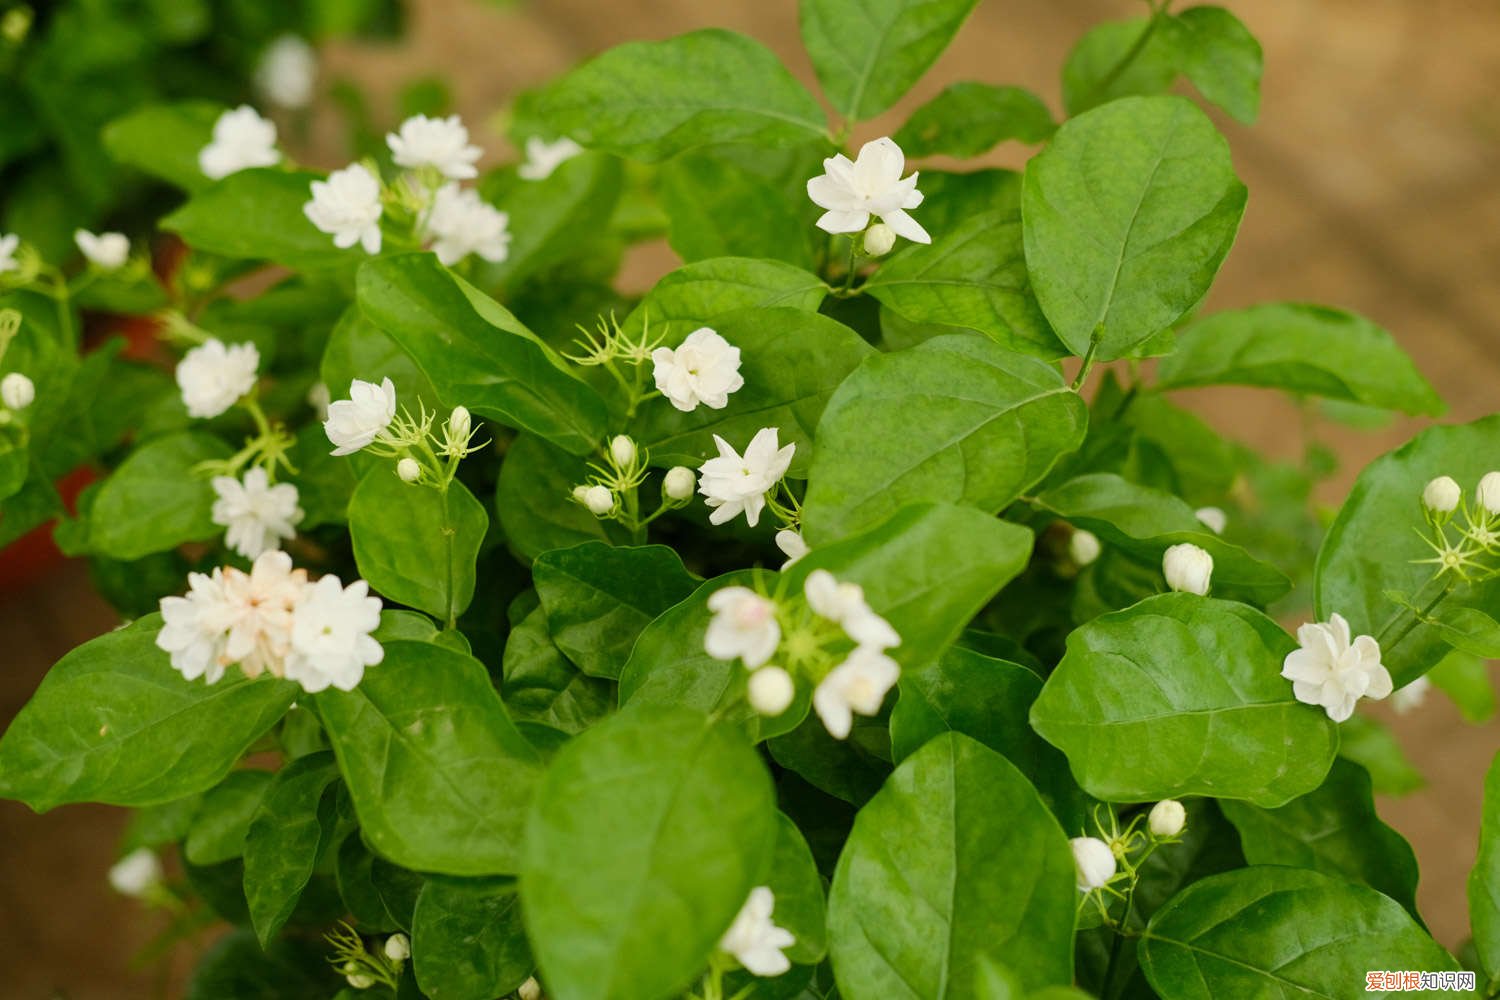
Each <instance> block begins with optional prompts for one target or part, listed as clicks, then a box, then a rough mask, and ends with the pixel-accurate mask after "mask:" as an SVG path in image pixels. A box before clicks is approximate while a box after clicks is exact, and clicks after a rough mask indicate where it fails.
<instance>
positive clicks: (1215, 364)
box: [1158, 304, 1443, 416]
mask: <svg viewBox="0 0 1500 1000" xmlns="http://www.w3.org/2000/svg"><path fill="white" fill-rule="evenodd" d="M1158 375H1159V377H1160V381H1161V386H1162V388H1167V389H1176V388H1185V387H1189V386H1199V385H1257V386H1265V387H1267V388H1272V389H1286V390H1287V391H1289V392H1294V393H1299V394H1306V395H1310V396H1323V397H1325V398H1328V399H1342V400H1347V401H1349V402H1353V403H1363V404H1365V405H1367V406H1377V407H1384V408H1386V409H1391V410H1400V411H1402V412H1403V413H1411V414H1417V415H1426V416H1436V415H1438V414H1441V413H1442V412H1443V402H1442V400H1440V399H1439V398H1438V395H1437V393H1436V392H1434V391H1433V389H1432V386H1431V385H1429V384H1428V383H1427V380H1426V379H1424V378H1423V377H1422V375H1421V373H1420V372H1418V371H1417V368H1416V366H1415V365H1413V364H1412V361H1411V358H1409V357H1407V355H1406V352H1404V351H1402V350H1401V348H1400V347H1399V346H1398V345H1397V343H1396V341H1395V338H1393V337H1392V336H1391V335H1390V334H1389V333H1387V332H1386V331H1385V330H1383V329H1381V328H1380V327H1378V326H1376V325H1375V324H1374V323H1371V322H1370V321H1369V320H1367V319H1365V318H1364V317H1362V316H1356V315H1354V314H1353V313H1347V312H1343V311H1341V310H1338V309H1328V308H1325V307H1322V306H1307V305H1296V304H1273V305H1260V306H1251V307H1250V308H1248V309H1240V310H1236V311H1234V312H1225V313H1219V314H1217V315H1215V316H1210V317H1209V318H1208V319H1205V320H1202V321H1200V322H1198V323H1194V324H1193V325H1192V326H1190V327H1188V328H1187V329H1186V330H1184V331H1183V332H1182V333H1180V334H1178V337H1177V349H1176V350H1175V351H1174V352H1173V353H1172V354H1170V355H1168V356H1167V357H1166V358H1165V359H1164V360H1163V361H1162V364H1161V367H1160V369H1159V370H1158Z"/></svg>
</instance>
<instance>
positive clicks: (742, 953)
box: [719, 885, 797, 976]
mask: <svg viewBox="0 0 1500 1000" xmlns="http://www.w3.org/2000/svg"><path fill="white" fill-rule="evenodd" d="M775 909H776V896H775V894H774V893H773V892H771V889H770V887H769V886H764V885H759V886H756V887H755V888H754V889H751V890H750V898H748V899H746V900H745V905H744V906H742V907H740V912H739V914H738V915H737V916H736V917H735V918H734V923H732V924H730V925H729V930H727V931H725V932H724V937H723V938H722V939H721V940H720V941H719V950H720V951H723V952H727V953H728V954H730V955H733V956H734V957H735V959H736V960H738V961H739V963H740V964H741V965H743V966H744V967H745V970H746V971H747V972H750V973H752V974H753V975H757V976H779V975H781V974H782V973H783V972H786V971H787V970H788V969H790V968H791V967H792V962H791V959H789V958H787V957H786V955H785V954H783V949H785V948H790V947H791V946H792V945H794V944H796V943H797V938H796V937H795V936H794V935H793V934H792V932H791V931H789V930H786V929H785V928H783V927H777V926H776V924H775V923H773V922H772V920H771V914H772V912H773V911H774V910H775Z"/></svg>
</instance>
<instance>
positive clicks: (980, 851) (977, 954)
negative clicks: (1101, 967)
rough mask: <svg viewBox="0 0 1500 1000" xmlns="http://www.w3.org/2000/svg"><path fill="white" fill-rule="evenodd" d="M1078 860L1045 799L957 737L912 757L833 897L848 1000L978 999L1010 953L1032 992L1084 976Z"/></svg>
mask: <svg viewBox="0 0 1500 1000" xmlns="http://www.w3.org/2000/svg"><path fill="white" fill-rule="evenodd" d="M1077 900H1078V890H1077V889H1076V888H1075V887H1074V873H1073V858H1072V854H1071V853H1070V851H1069V849H1068V841H1067V837H1066V835H1065V834H1064V833H1063V830H1062V828H1061V827H1059V826H1058V825H1057V821H1056V820H1055V819H1053V818H1052V815H1051V814H1050V813H1049V812H1048V811H1047V807H1046V806H1045V805H1043V804H1042V800H1041V799H1040V798H1039V797H1038V796H1037V794H1036V790H1035V789H1033V788H1032V787H1031V785H1030V784H1029V783H1028V782H1027V781H1026V779H1025V777H1024V776H1023V775H1022V774H1021V773H1020V772H1019V771H1017V770H1016V769H1015V767H1014V766H1013V765H1012V764H1010V763H1009V762H1008V761H1007V760H1006V759H1005V758H1004V757H1002V756H1000V755H999V754H998V753H995V752H994V751H993V750H990V749H989V748H987V747H985V746H983V745H981V744H979V743H977V742H975V741H974V740H971V739H969V738H968V737H966V736H962V735H960V734H957V733H948V734H945V735H942V736H938V737H935V738H934V739H933V740H932V741H931V742H930V743H928V744H927V745H926V746H924V747H923V748H922V749H921V750H919V751H917V752H916V753H915V754H913V755H912V756H910V757H908V758H907V759H906V761H905V762H903V763H902V764H901V766H900V767H898V768H897V769H896V771H895V773H893V774H892V775H891V777H890V779H889V780H888V781H887V782H886V784H885V787H884V788H882V789H881V790H880V792H879V793H878V794H877V795H876V796H875V797H874V798H873V799H871V800H870V802H869V803H868V804H867V805H866V806H865V807H864V808H863V809H861V810H860V812H859V815H858V816H857V817H856V818H855V821H854V830H853V832H851V833H850V835H849V841H848V843H847V844H846V845H845V847H844V850H843V853H842V854H841V855H840V857H839V864H838V870H837V871H836V872H835V874H834V877H833V889H832V891H831V893H830V895H829V903H828V927H829V938H830V948H831V951H832V957H833V968H834V975H835V976H836V978H837V980H838V985H839V992H840V995H842V996H844V997H847V998H848V1000H877V998H880V1000H893V998H898V997H899V998H910V1000H942V998H949V997H953V998H957V997H976V996H978V995H979V994H978V993H977V992H976V982H977V979H976V967H977V965H978V964H979V962H980V961H981V959H982V957H983V956H985V955H987V954H991V953H993V954H1002V955H1004V956H1005V958H1006V961H1007V964H1008V965H1009V966H1010V968H1011V970H1012V971H1013V972H1014V973H1015V975H1016V977H1017V978H1018V979H1019V980H1020V981H1021V982H1022V984H1023V985H1024V986H1025V987H1026V988H1028V989H1036V988H1039V987H1042V986H1046V985H1051V984H1058V985H1061V984H1066V983H1068V982H1070V981H1071V980H1072V978H1073V922H1074V917H1075V909H1076V907H1077Z"/></svg>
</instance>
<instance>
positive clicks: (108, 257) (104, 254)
mask: <svg viewBox="0 0 1500 1000" xmlns="http://www.w3.org/2000/svg"><path fill="white" fill-rule="evenodd" d="M73 242H75V243H77V244H78V249H79V250H81V251H83V255H84V257H86V258H88V262H89V263H90V264H93V265H94V266H95V267H97V268H100V269H101V270H104V271H115V270H118V269H119V268H122V267H124V266H125V262H126V261H127V260H129V259H130V240H129V239H127V238H126V237H125V234H124V233H99V234H97V235H96V234H94V233H91V232H89V231H88V230H87V229H77V230H74V232H73Z"/></svg>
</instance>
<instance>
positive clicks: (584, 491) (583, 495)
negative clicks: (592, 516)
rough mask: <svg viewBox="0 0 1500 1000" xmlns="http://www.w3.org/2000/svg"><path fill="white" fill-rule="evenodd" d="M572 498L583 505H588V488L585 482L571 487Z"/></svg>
mask: <svg viewBox="0 0 1500 1000" xmlns="http://www.w3.org/2000/svg"><path fill="white" fill-rule="evenodd" d="M573 499H574V501H575V502H577V503H581V504H583V505H584V506H587V505H588V499H589V488H588V484H587V483H579V484H578V485H577V486H575V487H573Z"/></svg>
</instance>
